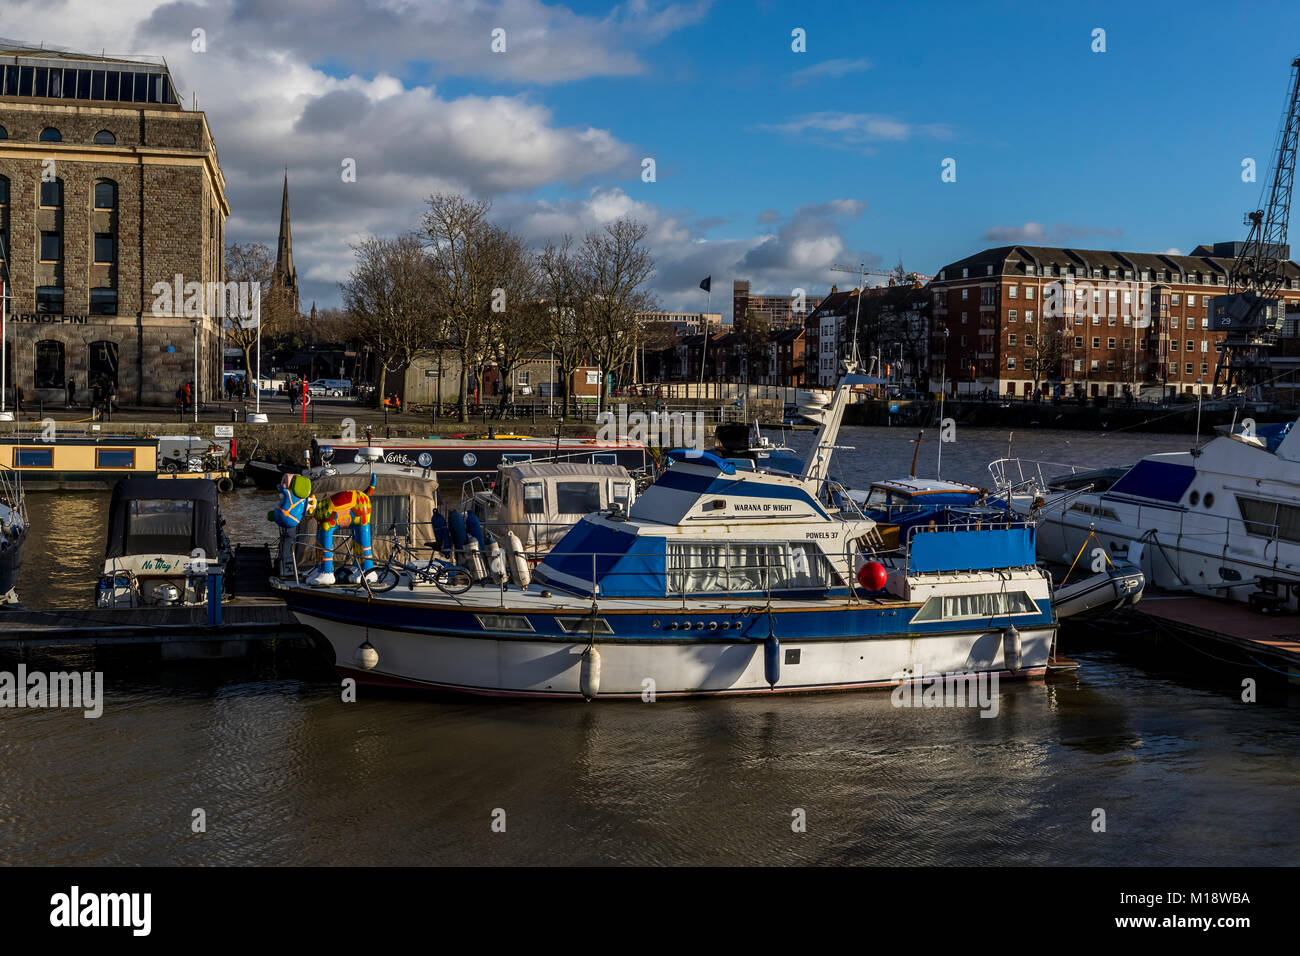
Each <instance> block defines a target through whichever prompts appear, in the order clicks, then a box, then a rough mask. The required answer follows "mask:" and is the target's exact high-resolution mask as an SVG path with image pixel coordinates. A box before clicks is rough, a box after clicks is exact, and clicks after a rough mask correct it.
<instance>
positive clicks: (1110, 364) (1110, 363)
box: [1106, 359, 1115, 372]
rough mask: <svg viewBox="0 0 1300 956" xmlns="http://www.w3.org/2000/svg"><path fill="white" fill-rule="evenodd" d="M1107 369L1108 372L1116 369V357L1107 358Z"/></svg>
mask: <svg viewBox="0 0 1300 956" xmlns="http://www.w3.org/2000/svg"><path fill="white" fill-rule="evenodd" d="M1106 371H1108V372H1113V371H1115V360H1114V359H1107V360H1106Z"/></svg>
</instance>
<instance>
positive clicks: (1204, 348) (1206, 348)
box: [1201, 339, 1210, 354]
mask: <svg viewBox="0 0 1300 956" xmlns="http://www.w3.org/2000/svg"><path fill="white" fill-rule="evenodd" d="M1208 351H1210V343H1209V342H1208V341H1206V340H1204V339H1202V340H1201V352H1202V354H1204V353H1206V352H1208Z"/></svg>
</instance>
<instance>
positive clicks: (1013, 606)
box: [912, 591, 1038, 622]
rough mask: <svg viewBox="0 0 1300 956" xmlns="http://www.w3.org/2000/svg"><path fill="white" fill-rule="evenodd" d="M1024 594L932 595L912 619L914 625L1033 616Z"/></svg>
mask: <svg viewBox="0 0 1300 956" xmlns="http://www.w3.org/2000/svg"><path fill="white" fill-rule="evenodd" d="M1036 613H1038V606H1037V605H1036V604H1034V602H1033V599H1032V598H1030V596H1029V592H1027V591H991V592H986V593H984V594H944V595H937V594H936V595H935V596H934V597H932V598H930V599H929V600H928V601H926V602H925V603H924V604H923V605H921V610H919V611H917V612H916V616H915V617H913V618H912V620H913V621H914V622H916V621H960V620H966V619H970V618H980V617H1006V616H1008V615H1015V614H1036Z"/></svg>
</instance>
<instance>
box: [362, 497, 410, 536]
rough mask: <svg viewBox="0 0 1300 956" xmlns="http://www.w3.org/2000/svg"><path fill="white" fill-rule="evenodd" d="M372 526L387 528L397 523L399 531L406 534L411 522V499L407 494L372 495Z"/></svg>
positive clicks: (385, 530) (385, 529)
mask: <svg viewBox="0 0 1300 956" xmlns="http://www.w3.org/2000/svg"><path fill="white" fill-rule="evenodd" d="M370 503H371V507H372V508H373V512H372V513H371V516H370V523H371V526H372V527H375V528H382V529H384V532H383V533H385V534H386V533H387V529H388V528H391V527H393V526H394V525H396V527H397V533H398V534H401V535H406V534H407V533H408V530H409V527H410V524H411V499H410V498H409V497H407V496H406V495H371V496H370Z"/></svg>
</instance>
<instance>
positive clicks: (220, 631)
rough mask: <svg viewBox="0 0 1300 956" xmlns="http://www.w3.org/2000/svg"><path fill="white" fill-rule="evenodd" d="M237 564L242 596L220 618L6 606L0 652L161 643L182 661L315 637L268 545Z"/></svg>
mask: <svg viewBox="0 0 1300 956" xmlns="http://www.w3.org/2000/svg"><path fill="white" fill-rule="evenodd" d="M236 569H237V570H236V576H235V580H234V582H233V584H234V586H235V591H234V593H235V594H236V595H238V596H237V598H236V599H235V600H234V601H230V602H228V603H225V604H223V605H222V607H221V623H220V624H211V623H209V617H208V615H209V611H208V608H207V607H206V606H172V607H137V608H111V607H88V608H54V609H49V610H33V609H30V608H23V607H0V651H10V652H18V653H20V654H21V653H23V652H25V651H27V650H35V649H38V648H40V649H53V648H65V649H69V650H75V649H82V648H85V649H90V648H110V647H130V646H142V645H144V646H147V645H155V646H158V647H160V648H161V653H162V656H163V657H164V658H167V659H172V660H177V659H186V658H211V657H232V656H239V655H242V654H246V653H249V652H250V651H252V649H253V648H254V646H256V645H259V644H270V643H272V642H275V641H291V640H300V639H307V638H310V633H309V632H308V631H307V630H305V629H304V628H303V627H302V626H301V625H300V624H299V623H298V621H297V619H296V618H294V616H293V613H292V612H291V611H290V610H289V608H288V607H287V606H286V605H285V603H284V601H283V599H281V598H280V597H279V596H278V595H276V594H275V593H274V592H272V591H271V588H270V583H269V579H270V576H271V564H270V555H269V553H268V552H267V550H266V549H265V548H241V549H240V553H239V560H238V561H237V562H236Z"/></svg>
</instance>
